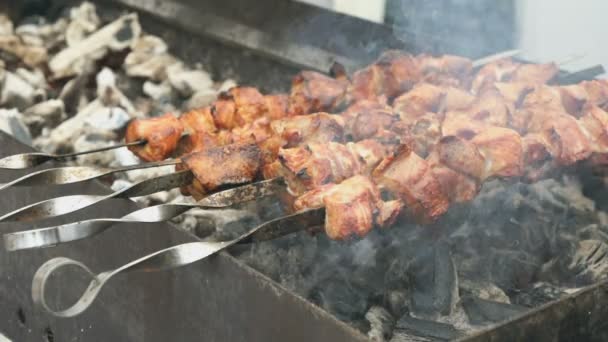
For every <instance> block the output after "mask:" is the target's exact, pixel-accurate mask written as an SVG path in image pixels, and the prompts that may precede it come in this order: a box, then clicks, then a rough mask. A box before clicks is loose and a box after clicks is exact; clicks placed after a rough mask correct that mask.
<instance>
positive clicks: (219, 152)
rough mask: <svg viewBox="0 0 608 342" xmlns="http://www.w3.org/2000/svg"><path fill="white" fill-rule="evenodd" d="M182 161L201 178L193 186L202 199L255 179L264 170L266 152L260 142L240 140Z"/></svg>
mask: <svg viewBox="0 0 608 342" xmlns="http://www.w3.org/2000/svg"><path fill="white" fill-rule="evenodd" d="M182 163H183V164H184V165H183V166H182V167H185V168H187V169H189V170H191V171H192V173H193V174H194V176H195V178H196V181H197V182H195V184H194V185H195V186H194V187H191V188H190V190H193V189H196V191H197V192H196V193H192V195H193V196H194V197H195V198H201V197H203V196H204V195H205V194H206V193H209V192H211V191H214V190H217V189H218V188H220V187H222V186H226V185H234V184H242V183H247V182H251V181H253V180H254V179H255V178H256V177H257V176H258V175H259V173H260V169H261V166H262V153H261V151H260V149H259V148H258V146H257V145H256V144H238V143H237V144H230V145H226V146H221V147H211V148H208V149H205V150H203V151H201V152H196V153H193V154H189V155H187V156H185V157H183V158H182Z"/></svg>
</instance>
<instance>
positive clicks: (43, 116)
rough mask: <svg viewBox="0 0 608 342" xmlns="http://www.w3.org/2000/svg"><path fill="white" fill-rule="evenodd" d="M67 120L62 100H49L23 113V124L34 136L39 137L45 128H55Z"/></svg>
mask: <svg viewBox="0 0 608 342" xmlns="http://www.w3.org/2000/svg"><path fill="white" fill-rule="evenodd" d="M66 118H67V116H66V114H65V107H64V105H63V101H61V100H47V101H44V102H40V103H37V104H35V105H33V106H31V107H30V108H28V109H26V110H25V112H23V122H25V124H26V125H27V126H28V127H29V129H30V132H31V133H32V135H39V134H40V133H41V132H42V128H44V127H55V126H57V124H59V123H60V122H61V121H62V120H65V119H66Z"/></svg>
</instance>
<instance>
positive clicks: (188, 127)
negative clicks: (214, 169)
mask: <svg viewBox="0 0 608 342" xmlns="http://www.w3.org/2000/svg"><path fill="white" fill-rule="evenodd" d="M179 121H180V122H181V124H182V126H183V127H184V132H185V133H187V134H188V135H187V136H186V137H184V138H183V140H182V141H180V144H179V149H178V151H177V154H178V155H184V154H188V153H191V152H195V151H201V150H202V149H204V148H206V147H207V146H214V145H217V144H218V143H219V142H218V138H217V137H216V136H215V133H216V132H217V128H216V127H215V124H214V122H213V116H211V110H210V109H209V107H205V108H199V109H193V110H190V111H188V112H186V113H184V114H182V115H181V116H180V117H179Z"/></svg>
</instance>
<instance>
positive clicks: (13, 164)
mask: <svg viewBox="0 0 608 342" xmlns="http://www.w3.org/2000/svg"><path fill="white" fill-rule="evenodd" d="M145 143H146V141H145V140H137V141H132V142H130V143H122V144H118V145H112V146H106V147H102V148H98V149H95V150H88V151H82V152H75V153H66V154H49V153H42V152H33V153H21V154H14V155H12V156H8V157H4V158H2V159H0V169H27V168H30V167H34V166H38V165H40V164H43V163H46V162H48V161H51V160H55V161H65V160H69V159H72V158H75V157H77V156H81V155H85V154H92V153H98V152H104V151H109V150H113V149H117V148H121V147H129V146H138V145H144V144H145Z"/></svg>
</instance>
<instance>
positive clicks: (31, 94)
mask: <svg viewBox="0 0 608 342" xmlns="http://www.w3.org/2000/svg"><path fill="white" fill-rule="evenodd" d="M1 77H2V92H1V93H0V105H1V106H2V107H4V108H7V107H8V108H13V107H15V108H18V109H19V110H24V109H26V108H28V107H29V106H31V105H33V104H34V103H36V102H38V101H41V100H44V97H45V95H44V92H40V91H37V89H36V88H34V87H33V86H32V85H31V84H30V83H28V82H27V81H26V80H24V79H23V78H21V77H20V76H18V75H17V74H15V73H12V72H10V71H6V72H3V75H2V76H1Z"/></svg>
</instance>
